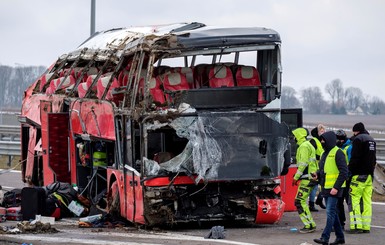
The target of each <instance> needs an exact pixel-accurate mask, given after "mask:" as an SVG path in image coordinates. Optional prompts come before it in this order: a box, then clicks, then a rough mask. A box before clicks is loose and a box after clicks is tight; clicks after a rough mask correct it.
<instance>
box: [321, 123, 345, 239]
mask: <svg viewBox="0 0 385 245" xmlns="http://www.w3.org/2000/svg"><path fill="white" fill-rule="evenodd" d="M320 142H321V143H322V147H323V149H324V153H323V154H322V156H321V159H320V161H319V163H318V165H319V172H317V174H315V175H314V176H313V178H314V179H318V180H319V182H320V185H321V187H322V191H321V192H322V196H323V197H324V199H325V202H326V225H325V228H324V230H323V232H322V235H321V238H319V239H314V242H316V243H319V244H329V239H330V233H331V232H332V228H334V231H335V234H336V240H335V241H334V242H332V243H330V244H332V245H336V244H345V236H344V232H343V230H342V226H341V223H340V221H339V218H338V214H337V202H338V200H339V199H340V198H343V193H344V192H343V190H344V188H345V186H346V179H347V178H348V166H347V162H346V157H345V154H344V153H343V151H342V150H341V149H340V148H339V147H338V146H336V143H337V137H336V134H335V133H334V132H332V131H329V132H325V133H324V134H322V135H321V136H320Z"/></svg>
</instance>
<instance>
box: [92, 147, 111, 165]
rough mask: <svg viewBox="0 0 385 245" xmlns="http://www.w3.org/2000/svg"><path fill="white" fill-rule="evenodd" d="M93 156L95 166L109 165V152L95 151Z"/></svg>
mask: <svg viewBox="0 0 385 245" xmlns="http://www.w3.org/2000/svg"><path fill="white" fill-rule="evenodd" d="M92 156H93V163H94V166H107V162H106V160H107V154H106V153H105V152H102V151H95V152H94V154H93V155H92Z"/></svg>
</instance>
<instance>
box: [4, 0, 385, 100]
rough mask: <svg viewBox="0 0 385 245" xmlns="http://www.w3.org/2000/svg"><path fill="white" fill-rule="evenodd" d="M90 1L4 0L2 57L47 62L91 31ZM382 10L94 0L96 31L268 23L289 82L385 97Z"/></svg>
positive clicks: (345, 5)
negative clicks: (338, 82)
mask: <svg viewBox="0 0 385 245" xmlns="http://www.w3.org/2000/svg"><path fill="white" fill-rule="evenodd" d="M90 5H91V0H65V1H64V0H62V1H59V0H33V1H28V0H24V1H23V0H8V1H7V0H0V23H1V24H0V37H1V39H0V40H1V42H0V44H1V45H0V64H2V65H10V66H15V65H20V64H21V65H44V66H49V65H50V64H51V63H53V62H54V61H55V60H56V59H57V57H58V56H60V55H61V54H63V53H66V52H68V51H70V50H73V49H74V48H76V47H77V46H78V45H79V44H80V43H82V42H83V41H84V40H85V39H86V38H87V37H88V36H89V34H90ZM384 10H385V1H383V0H367V1H362V0H311V1H309V0H290V1H288V0H275V1H274V0H271V1H262V0H222V1H208V0H205V1H202V0H193V1H191V0H188V1H185V0H179V1H176V0H169V1H156V0H151V1H147V0H143V1H128V0H96V31H98V30H105V29H111V28H117V27H128V26H137V25H151V24H167V23H175V22H190V21H198V22H202V23H205V24H207V25H217V26H262V27H268V28H272V29H274V30H276V31H278V32H279V33H280V35H281V38H282V64H283V83H284V85H287V86H291V87H293V88H295V89H296V90H297V92H299V90H300V89H301V88H305V87H310V86H319V87H320V88H321V90H322V91H323V92H324V88H325V85H326V84H327V83H330V82H331V81H332V80H334V79H337V78H338V79H341V81H342V82H343V86H344V87H345V88H347V87H358V88H361V90H362V91H363V92H364V94H367V95H370V96H377V97H379V98H381V99H382V100H384V101H385V47H384V44H383V43H384V42H385V25H384V24H383V23H384V22H385V15H384ZM324 95H325V99H329V98H328V96H327V95H326V94H325V92H324Z"/></svg>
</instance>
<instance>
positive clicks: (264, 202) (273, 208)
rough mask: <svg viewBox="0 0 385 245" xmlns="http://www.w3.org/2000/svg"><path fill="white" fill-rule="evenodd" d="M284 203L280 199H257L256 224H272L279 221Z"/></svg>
mask: <svg viewBox="0 0 385 245" xmlns="http://www.w3.org/2000/svg"><path fill="white" fill-rule="evenodd" d="M284 210H285V203H284V202H283V201H282V200H281V199H258V210H257V217H256V219H255V223H256V224H274V223H277V222H278V221H280V220H281V218H282V215H283V212H284Z"/></svg>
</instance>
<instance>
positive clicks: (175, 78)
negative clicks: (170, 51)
mask: <svg viewBox="0 0 385 245" xmlns="http://www.w3.org/2000/svg"><path fill="white" fill-rule="evenodd" d="M163 86H164V90H169V91H176V90H188V89H189V88H190V87H189V84H188V82H187V78H186V76H185V75H184V74H182V73H179V72H174V73H168V74H166V75H165V76H164V79H163Z"/></svg>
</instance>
